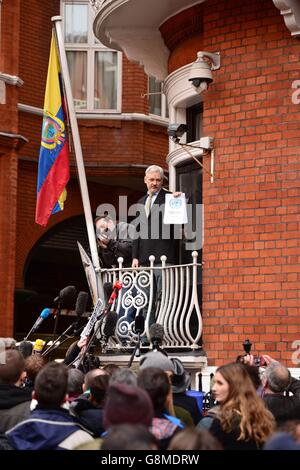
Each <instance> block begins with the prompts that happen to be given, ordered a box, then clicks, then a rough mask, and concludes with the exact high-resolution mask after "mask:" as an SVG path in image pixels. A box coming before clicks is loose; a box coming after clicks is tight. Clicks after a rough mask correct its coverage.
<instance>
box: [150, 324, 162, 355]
mask: <svg viewBox="0 0 300 470" xmlns="http://www.w3.org/2000/svg"><path fill="white" fill-rule="evenodd" d="M149 335H150V342H151V343H152V345H153V351H158V350H160V346H161V345H162V342H163V339H164V327H163V326H162V325H160V324H159V323H153V324H152V325H151V326H150V329H149Z"/></svg>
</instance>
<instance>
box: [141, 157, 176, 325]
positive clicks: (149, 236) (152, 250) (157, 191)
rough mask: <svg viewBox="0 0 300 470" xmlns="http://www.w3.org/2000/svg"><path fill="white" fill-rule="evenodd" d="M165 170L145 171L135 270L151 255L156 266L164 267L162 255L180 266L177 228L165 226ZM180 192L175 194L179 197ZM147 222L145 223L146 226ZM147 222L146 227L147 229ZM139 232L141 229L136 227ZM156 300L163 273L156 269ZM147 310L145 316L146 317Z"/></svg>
mask: <svg viewBox="0 0 300 470" xmlns="http://www.w3.org/2000/svg"><path fill="white" fill-rule="evenodd" d="M163 181H164V170H163V169H162V168H161V167H160V166H157V165H151V166H149V167H148V168H147V169H146V171H145V177H144V182H145V184H146V186H147V194H146V195H145V196H143V197H142V198H141V199H140V200H139V201H138V211H139V212H140V217H139V218H137V219H136V221H135V222H136V225H138V223H139V236H137V233H136V236H135V238H134V240H133V245H132V257H133V260H132V267H133V268H137V267H139V266H149V256H151V255H154V256H155V261H154V265H160V264H161V260H160V258H161V256H162V255H165V256H166V257H167V261H166V264H167V265H172V264H178V253H179V245H178V240H177V239H175V237H174V226H172V225H167V224H164V223H163V215H164V206H165V201H166V194H171V193H170V192H169V191H166V190H165V189H164V188H163V187H162V186H163ZM180 194H181V193H179V192H178V193H173V196H175V197H177V196H179V195H180ZM143 221H144V224H143ZM145 223H146V227H145ZM136 228H137V229H138V226H137V227H136ZM154 280H155V285H154V297H153V298H156V302H157V301H159V300H160V297H161V289H162V271H161V269H156V270H154ZM155 311H156V307H155V304H154V305H153V308H152V310H151V314H150V321H149V325H151V324H152V323H154V322H155ZM145 313H146V312H145V311H144V312H143V315H144V316H145Z"/></svg>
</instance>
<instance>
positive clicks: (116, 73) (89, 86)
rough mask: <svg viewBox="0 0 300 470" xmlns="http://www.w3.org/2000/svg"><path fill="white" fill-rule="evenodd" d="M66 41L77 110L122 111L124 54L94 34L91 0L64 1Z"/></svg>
mask: <svg viewBox="0 0 300 470" xmlns="http://www.w3.org/2000/svg"><path fill="white" fill-rule="evenodd" d="M62 6H63V8H62V11H63V19H64V22H63V29H64V42H65V48H66V54H67V60H68V66H69V72H70V79H71V85H72V92H73V98H74V105H75V108H76V110H77V111H89V112H101V111H105V112H110V111H111V112H121V96H120V90H121V73H120V68H121V67H120V64H121V53H120V52H116V51H113V50H111V49H108V48H107V47H105V46H103V45H102V44H101V43H100V42H99V41H98V40H97V38H95V36H94V34H93V20H94V12H93V9H92V6H91V5H90V3H89V2H88V1H87V0H81V1H79V0H73V1H62Z"/></svg>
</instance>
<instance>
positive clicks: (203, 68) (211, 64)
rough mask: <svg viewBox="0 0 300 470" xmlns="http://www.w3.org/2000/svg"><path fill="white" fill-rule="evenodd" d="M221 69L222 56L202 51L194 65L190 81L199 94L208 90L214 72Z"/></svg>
mask: <svg viewBox="0 0 300 470" xmlns="http://www.w3.org/2000/svg"><path fill="white" fill-rule="evenodd" d="M219 68H220V54H219V52H217V53H211V52H205V51H200V52H198V53H197V60H196V61H195V62H194V63H193V64H192V66H191V70H190V74H189V78H188V80H189V81H190V82H192V85H193V86H194V88H195V89H196V91H197V93H199V94H200V93H202V92H203V91H205V90H207V88H208V86H209V84H210V83H211V82H212V81H213V78H212V73H211V71H212V70H216V69H219Z"/></svg>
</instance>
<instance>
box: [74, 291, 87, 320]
mask: <svg viewBox="0 0 300 470" xmlns="http://www.w3.org/2000/svg"><path fill="white" fill-rule="evenodd" d="M88 298H89V294H88V293H87V292H83V291H82V292H79V294H78V297H77V300H76V306H75V313H76V315H77V317H81V316H82V315H83V314H84V312H85V311H86V306H87V302H88Z"/></svg>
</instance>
